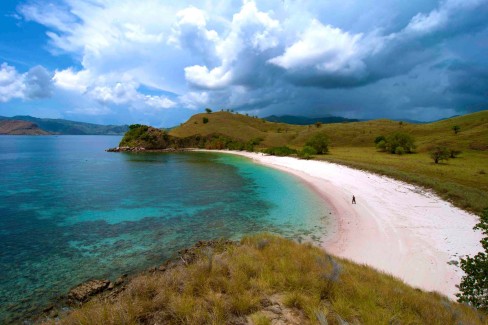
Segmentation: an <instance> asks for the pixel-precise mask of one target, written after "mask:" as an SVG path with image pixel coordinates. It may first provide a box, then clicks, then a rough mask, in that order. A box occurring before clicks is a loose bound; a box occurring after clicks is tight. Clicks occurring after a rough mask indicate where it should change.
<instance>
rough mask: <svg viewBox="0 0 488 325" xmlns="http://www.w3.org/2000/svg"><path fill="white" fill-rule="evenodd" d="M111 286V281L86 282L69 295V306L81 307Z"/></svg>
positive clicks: (72, 290)
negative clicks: (80, 305)
mask: <svg viewBox="0 0 488 325" xmlns="http://www.w3.org/2000/svg"><path fill="white" fill-rule="evenodd" d="M109 286H110V281H109V280H90V281H87V282H84V283H82V284H80V285H78V286H76V287H74V288H73V289H71V290H70V291H69V293H68V304H70V305H79V304H81V303H83V302H86V301H88V299H89V298H90V297H91V296H94V295H96V294H98V293H100V292H102V291H104V290H105V289H107V288H108V287H109Z"/></svg>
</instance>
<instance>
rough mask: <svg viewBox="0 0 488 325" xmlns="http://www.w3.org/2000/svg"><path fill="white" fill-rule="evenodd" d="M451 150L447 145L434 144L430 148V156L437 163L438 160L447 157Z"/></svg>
mask: <svg viewBox="0 0 488 325" xmlns="http://www.w3.org/2000/svg"><path fill="white" fill-rule="evenodd" d="M450 155H451V152H450V151H449V149H448V148H447V147H442V146H436V147H434V148H432V149H431V150H430V158H432V159H433V160H434V163H436V164H438V163H439V161H442V160H447V159H449V157H450Z"/></svg>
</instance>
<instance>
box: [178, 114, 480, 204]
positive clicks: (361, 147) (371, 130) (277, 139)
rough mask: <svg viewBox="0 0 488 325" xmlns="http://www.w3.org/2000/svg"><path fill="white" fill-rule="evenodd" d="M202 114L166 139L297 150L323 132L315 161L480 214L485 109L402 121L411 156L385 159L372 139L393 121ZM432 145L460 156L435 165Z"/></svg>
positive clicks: (395, 124) (395, 128)
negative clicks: (323, 151)
mask: <svg viewBox="0 0 488 325" xmlns="http://www.w3.org/2000/svg"><path fill="white" fill-rule="evenodd" d="M202 116H205V113H204V114H198V115H195V116H193V117H191V118H190V119H189V120H188V121H187V122H185V123H183V125H182V126H180V127H177V128H175V129H172V130H171V131H170V135H172V136H176V137H180V138H186V137H190V136H194V135H197V134H199V135H201V136H207V135H210V134H223V135H226V136H228V137H230V138H233V139H240V140H241V141H244V142H246V141H250V140H251V139H253V138H257V137H260V138H262V139H263V140H262V141H261V143H260V144H259V145H258V146H256V147H255V149H257V150H262V149H264V148H271V147H279V146H288V147H290V148H292V149H297V150H300V149H301V148H303V147H304V146H305V144H306V142H307V141H308V140H309V139H310V137H311V136H313V135H314V134H317V133H321V132H324V133H326V134H327V136H328V137H329V140H330V142H329V143H331V144H332V145H329V151H330V152H329V154H328V155H317V156H315V159H320V160H327V161H330V162H334V163H339V164H344V165H348V166H351V167H354V168H360V169H364V170H368V171H371V172H375V173H378V174H382V175H387V176H390V177H393V178H396V179H399V180H402V181H406V182H409V183H413V184H417V185H420V186H424V187H426V188H429V189H432V190H434V191H435V192H436V193H437V194H438V195H439V196H441V197H442V198H444V199H447V200H449V201H451V202H452V203H453V204H455V205H456V206H458V207H461V208H463V209H467V210H470V211H473V212H476V213H481V211H482V210H483V209H484V208H485V207H486V202H488V177H487V176H486V175H488V174H487V173H488V170H487V168H486V167H484V166H486V161H487V160H488V111H482V112H478V113H473V114H469V115H464V116H459V117H454V118H451V119H446V120H442V121H438V122H434V123H426V124H411V123H406V122H404V123H403V125H402V127H401V132H402V133H407V134H409V135H410V136H412V137H414V138H415V145H416V148H415V154H408V155H402V156H398V155H385V154H383V153H381V152H378V151H377V149H376V147H375V145H376V143H375V139H376V138H377V136H378V135H388V134H392V133H395V132H398V131H400V126H399V123H398V122H395V121H390V120H374V121H364V122H352V123H334V124H322V126H321V127H320V128H315V127H314V126H313V125H312V126H310V125H306V126H301V125H290V124H283V123H274V122H263V120H261V119H255V118H251V117H247V116H245V115H235V114H231V113H230V112H216V113H212V122H211V123H208V124H206V125H202V124H201V119H202ZM194 122H197V123H198V124H194ZM452 125H458V126H460V128H461V129H462V132H459V133H458V134H457V135H455V134H454V133H453V131H452V130H451V128H452ZM278 128H279V129H280V130H281V132H280V133H278V131H277V130H278ZM385 140H386V137H385ZM436 145H442V146H446V147H448V148H455V149H456V150H458V151H462V152H463V154H462V156H461V157H459V158H456V159H453V160H450V161H449V164H442V165H439V164H437V165H436V164H433V163H432V160H431V158H430V156H429V150H430V148H431V147H432V146H436ZM480 171H483V172H484V173H479V172H480Z"/></svg>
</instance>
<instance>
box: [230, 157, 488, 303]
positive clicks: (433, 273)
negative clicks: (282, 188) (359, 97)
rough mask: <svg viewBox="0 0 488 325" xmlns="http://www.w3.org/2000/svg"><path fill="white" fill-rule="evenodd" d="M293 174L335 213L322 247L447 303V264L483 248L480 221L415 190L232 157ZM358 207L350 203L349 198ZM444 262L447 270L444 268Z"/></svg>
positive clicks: (299, 164) (293, 163) (450, 289)
mask: <svg viewBox="0 0 488 325" xmlns="http://www.w3.org/2000/svg"><path fill="white" fill-rule="evenodd" d="M222 152H227V153H233V154H238V155H241V156H245V157H248V158H250V159H252V160H254V161H255V162H257V163H260V164H264V165H266V166H270V167H274V168H278V169H280V170H283V171H286V172H289V173H292V174H294V175H296V176H298V177H300V178H301V179H303V180H304V181H305V182H307V183H308V184H309V185H310V186H312V187H313V188H314V189H315V190H316V191H317V192H318V193H319V194H320V195H321V197H322V198H323V199H324V200H326V201H327V204H328V205H329V206H330V207H331V209H332V211H333V216H334V218H335V221H336V222H337V231H336V232H335V234H333V235H332V236H331V237H329V238H324V248H325V249H326V250H327V251H328V252H330V253H332V254H334V255H337V256H340V257H344V258H347V259H350V260H352V261H354V262H357V263H364V264H367V265H370V266H372V267H374V268H376V269H379V270H381V271H384V272H386V273H389V274H392V275H394V276H396V277H398V278H400V279H402V280H403V281H405V282H406V283H408V284H410V285H412V286H414V287H418V288H421V289H423V290H427V291H437V292H439V293H441V294H444V295H446V296H447V297H449V298H451V299H455V293H456V292H458V289H457V288H456V285H457V284H459V283H460V281H461V277H462V275H463V271H462V270H461V269H460V268H459V267H458V266H456V265H454V264H453V263H452V262H451V261H458V260H459V257H461V256H465V255H474V254H476V253H477V252H479V251H481V250H482V247H481V244H480V240H481V238H482V235H481V232H478V231H474V230H473V227H474V225H475V224H476V223H477V220H478V217H477V216H476V215H473V214H470V213H468V212H466V211H464V210H461V209H459V208H456V207H454V206H453V205H452V204H450V203H449V202H446V201H444V200H442V199H441V198H439V197H438V196H436V195H434V194H432V193H430V192H428V191H425V190H422V189H420V188H418V187H416V186H413V185H410V184H407V183H404V182H400V181H397V180H394V179H391V178H388V177H384V176H379V175H375V174H372V173H368V172H364V171H360V170H355V169H352V168H349V167H345V166H341V165H337V164H332V163H327V162H322V161H314V160H301V159H296V158H290V157H276V156H268V155H263V154H261V153H250V152H230V151H222ZM353 195H354V196H355V197H356V202H357V204H351V199H352V196H353ZM448 263H449V264H448Z"/></svg>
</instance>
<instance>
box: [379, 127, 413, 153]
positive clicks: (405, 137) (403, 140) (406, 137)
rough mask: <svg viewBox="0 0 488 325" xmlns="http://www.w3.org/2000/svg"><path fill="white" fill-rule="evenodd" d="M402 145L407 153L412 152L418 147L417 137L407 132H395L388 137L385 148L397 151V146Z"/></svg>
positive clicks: (391, 151) (389, 150) (393, 151)
mask: <svg viewBox="0 0 488 325" xmlns="http://www.w3.org/2000/svg"><path fill="white" fill-rule="evenodd" d="M397 147H402V148H403V150H404V152H405V153H412V152H413V150H414V149H415V148H416V146H415V139H414V138H413V137H412V136H411V135H410V134H407V133H402V132H395V133H393V134H390V135H389V136H387V137H386V140H385V150H386V151H388V152H390V153H396V148H397Z"/></svg>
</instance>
